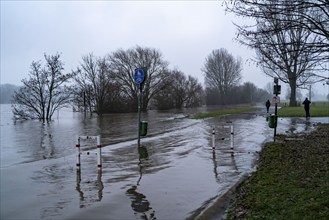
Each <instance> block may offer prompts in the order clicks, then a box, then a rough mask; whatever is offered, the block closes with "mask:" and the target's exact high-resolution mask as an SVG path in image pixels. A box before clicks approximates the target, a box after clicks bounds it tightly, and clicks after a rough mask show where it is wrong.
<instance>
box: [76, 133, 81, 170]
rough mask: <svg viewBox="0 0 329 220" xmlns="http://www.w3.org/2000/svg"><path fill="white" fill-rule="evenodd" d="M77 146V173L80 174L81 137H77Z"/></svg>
mask: <svg viewBox="0 0 329 220" xmlns="http://www.w3.org/2000/svg"><path fill="white" fill-rule="evenodd" d="M75 146H76V148H77V150H78V154H77V163H76V167H77V172H80V167H81V164H80V138H79V136H77V138H76V145H75Z"/></svg>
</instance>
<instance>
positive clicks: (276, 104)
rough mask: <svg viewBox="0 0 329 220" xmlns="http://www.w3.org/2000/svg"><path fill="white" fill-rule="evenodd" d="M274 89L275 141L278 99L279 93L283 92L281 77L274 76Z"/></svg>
mask: <svg viewBox="0 0 329 220" xmlns="http://www.w3.org/2000/svg"><path fill="white" fill-rule="evenodd" d="M274 84H275V85H274V89H273V94H275V98H274V97H273V99H274V100H275V111H274V141H275V137H276V127H277V125H278V100H280V98H279V96H278V95H279V94H280V93H281V86H279V79H278V78H277V77H274Z"/></svg>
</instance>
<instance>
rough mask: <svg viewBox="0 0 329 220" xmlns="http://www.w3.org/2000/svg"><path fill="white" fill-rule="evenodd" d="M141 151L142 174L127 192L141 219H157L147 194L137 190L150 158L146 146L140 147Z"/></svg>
mask: <svg viewBox="0 0 329 220" xmlns="http://www.w3.org/2000/svg"><path fill="white" fill-rule="evenodd" d="M138 153H139V163H138V166H139V173H140V176H139V178H138V180H137V184H136V185H133V186H132V187H131V188H129V189H128V190H127V192H126V194H127V195H128V196H129V197H130V198H131V207H132V209H133V210H134V212H135V214H140V218H141V219H156V217H155V211H154V210H153V209H152V207H150V202H149V201H148V200H147V199H146V196H145V195H144V194H142V193H139V192H137V191H136V190H137V186H138V185H139V184H140V181H141V179H142V175H143V167H144V164H143V162H144V161H145V160H147V159H148V152H147V149H146V147H144V146H140V147H138Z"/></svg>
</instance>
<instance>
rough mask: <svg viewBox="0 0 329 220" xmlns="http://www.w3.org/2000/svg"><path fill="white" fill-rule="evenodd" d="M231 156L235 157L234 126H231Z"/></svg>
mask: <svg viewBox="0 0 329 220" xmlns="http://www.w3.org/2000/svg"><path fill="white" fill-rule="evenodd" d="M231 156H234V130H233V124H232V125H231Z"/></svg>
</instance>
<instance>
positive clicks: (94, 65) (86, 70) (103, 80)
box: [73, 53, 112, 114]
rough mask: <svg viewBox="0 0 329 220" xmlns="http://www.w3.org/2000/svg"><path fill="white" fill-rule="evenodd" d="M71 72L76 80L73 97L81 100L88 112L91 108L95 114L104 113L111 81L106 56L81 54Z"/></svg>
mask: <svg viewBox="0 0 329 220" xmlns="http://www.w3.org/2000/svg"><path fill="white" fill-rule="evenodd" d="M73 74H74V75H75V76H74V80H75V82H76V86H75V87H74V91H75V98H76V99H77V100H80V101H79V102H80V103H81V102H83V105H84V107H87V108H89V111H90V113H91V112H92V111H93V110H95V111H96V113H97V114H102V113H104V112H105V111H106V107H107V105H109V103H108V101H109V96H110V88H111V83H112V81H111V77H110V73H109V64H108V62H107V60H106V58H105V57H103V58H101V57H95V56H94V55H93V54H92V53H90V54H88V55H86V56H83V57H82V63H81V64H80V66H79V67H78V68H77V70H75V71H73ZM82 99H83V100H82Z"/></svg>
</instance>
